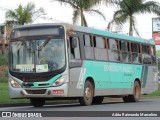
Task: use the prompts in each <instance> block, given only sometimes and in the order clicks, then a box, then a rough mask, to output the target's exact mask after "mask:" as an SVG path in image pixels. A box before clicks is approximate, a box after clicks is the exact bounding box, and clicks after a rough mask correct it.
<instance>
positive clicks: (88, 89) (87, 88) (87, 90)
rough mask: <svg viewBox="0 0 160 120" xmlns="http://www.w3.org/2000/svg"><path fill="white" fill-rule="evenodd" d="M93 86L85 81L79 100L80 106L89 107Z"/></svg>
mask: <svg viewBox="0 0 160 120" xmlns="http://www.w3.org/2000/svg"><path fill="white" fill-rule="evenodd" d="M93 91H94V90H93V85H92V83H91V82H89V81H86V83H85V85H84V93H83V97H81V98H80V99H79V103H80V105H85V106H87V105H91V104H92V100H93Z"/></svg>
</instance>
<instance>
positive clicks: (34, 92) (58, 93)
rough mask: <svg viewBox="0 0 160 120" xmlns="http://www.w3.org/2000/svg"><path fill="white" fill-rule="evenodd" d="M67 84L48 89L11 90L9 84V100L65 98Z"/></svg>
mask: <svg viewBox="0 0 160 120" xmlns="http://www.w3.org/2000/svg"><path fill="white" fill-rule="evenodd" d="M67 88H68V84H67V83H64V84H63V85H61V86H58V87H48V88H13V87H12V86H11V85H10V83H9V93H10V98H54V97H67V96H68V89H67Z"/></svg>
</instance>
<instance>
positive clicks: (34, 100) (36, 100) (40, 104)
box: [30, 98, 45, 107]
mask: <svg viewBox="0 0 160 120" xmlns="http://www.w3.org/2000/svg"><path fill="white" fill-rule="evenodd" d="M30 102H31V104H32V105H33V106H34V107H43V105H44V104H45V99H41V98H30Z"/></svg>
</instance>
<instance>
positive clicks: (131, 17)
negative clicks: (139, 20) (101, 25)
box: [108, 0, 160, 36]
mask: <svg viewBox="0 0 160 120" xmlns="http://www.w3.org/2000/svg"><path fill="white" fill-rule="evenodd" d="M145 1H146V0H117V1H116V2H115V4H116V5H118V10H117V11H115V13H114V15H113V20H112V21H111V22H110V23H109V24H108V27H110V25H111V24H112V23H115V24H117V25H119V26H121V27H122V26H123V24H124V23H126V22H127V21H129V35H130V36H133V30H135V32H136V33H137V34H138V31H137V29H136V18H135V15H137V14H144V13H155V14H157V15H160V4H159V3H158V2H154V1H148V2H145ZM138 35H139V34H138Z"/></svg>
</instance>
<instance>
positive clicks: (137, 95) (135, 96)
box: [128, 81, 141, 102]
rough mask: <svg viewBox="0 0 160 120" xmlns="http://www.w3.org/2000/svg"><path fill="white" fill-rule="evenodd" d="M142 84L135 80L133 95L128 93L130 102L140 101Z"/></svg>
mask: <svg viewBox="0 0 160 120" xmlns="http://www.w3.org/2000/svg"><path fill="white" fill-rule="evenodd" d="M140 93H141V86H140V84H139V82H138V81H135V82H134V88H133V95H128V99H129V102H138V101H139V99H140Z"/></svg>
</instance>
